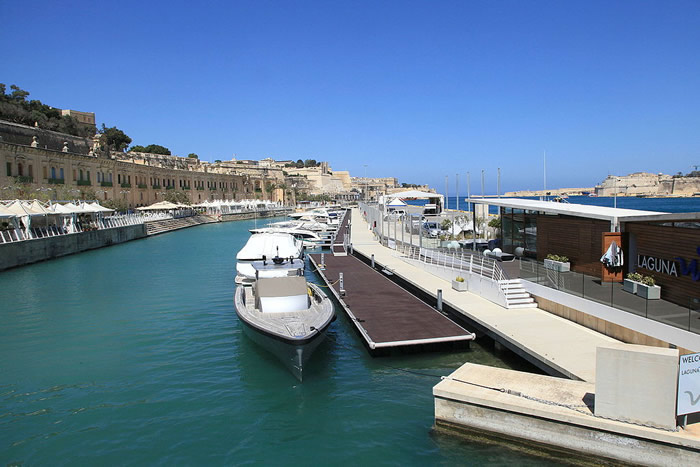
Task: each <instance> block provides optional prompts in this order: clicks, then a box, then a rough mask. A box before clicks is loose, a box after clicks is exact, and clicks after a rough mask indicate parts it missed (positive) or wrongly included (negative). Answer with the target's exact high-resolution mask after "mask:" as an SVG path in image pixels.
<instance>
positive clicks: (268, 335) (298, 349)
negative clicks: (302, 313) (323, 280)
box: [234, 284, 335, 381]
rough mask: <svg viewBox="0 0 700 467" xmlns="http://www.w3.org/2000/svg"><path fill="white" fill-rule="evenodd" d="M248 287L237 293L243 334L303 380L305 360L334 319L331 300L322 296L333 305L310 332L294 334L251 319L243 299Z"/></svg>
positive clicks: (243, 287)
mask: <svg viewBox="0 0 700 467" xmlns="http://www.w3.org/2000/svg"><path fill="white" fill-rule="evenodd" d="M308 287H309V289H310V290H312V291H314V294H315V296H316V295H318V294H322V293H321V291H320V289H319V288H318V286H316V285H313V284H308ZM245 290H250V289H249V288H248V287H247V286H238V288H237V289H236V293H235V295H234V308H235V310H236V315H237V316H238V319H239V321H241V323H242V324H243V331H244V333H245V334H246V336H248V338H250V339H251V340H252V341H253V342H255V343H256V344H258V345H259V346H260V347H262V348H264V349H265V350H267V351H269V352H270V353H272V354H273V355H275V356H276V357H277V358H278V359H279V360H280V361H281V362H282V363H283V364H284V365H285V366H286V367H287V368H288V369H289V370H290V371H291V372H292V374H294V376H295V377H296V378H297V379H298V380H299V381H302V380H303V377H304V367H305V366H306V362H307V361H308V360H309V358H310V357H311V354H312V353H313V352H314V350H316V347H318V345H319V344H320V343H321V342H322V341H323V339H324V338H325V336H326V332H327V331H328V328H329V326H330V324H331V323H332V322H333V321H334V320H335V312H334V310H333V308H332V306H333V305H332V304H331V302H330V300H329V299H328V297H327V296H325V295H323V297H324V299H323V300H325V301H324V302H322V303H325V306H330V309H329V310H328V315H327V316H324V318H323V320H322V321H320V322H317V323H316V324H315V327H312V328H311V331H309V332H307V333H305V334H303V335H299V336H297V337H292V336H286V335H283V334H280V333H279V332H275V331H274V330H273V329H268V328H267V327H266V326H265V325H264V324H262V323H260V322H259V321H258V320H257V319H251V317H250V316H249V312H248V311H247V309H246V306H245V301H244V300H243V295H244V294H245Z"/></svg>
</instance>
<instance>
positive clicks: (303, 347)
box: [234, 258, 335, 381]
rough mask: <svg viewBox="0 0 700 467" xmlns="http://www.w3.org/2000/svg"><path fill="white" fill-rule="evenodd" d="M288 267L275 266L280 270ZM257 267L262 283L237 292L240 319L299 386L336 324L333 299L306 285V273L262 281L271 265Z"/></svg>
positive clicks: (290, 272)
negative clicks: (329, 328)
mask: <svg viewBox="0 0 700 467" xmlns="http://www.w3.org/2000/svg"><path fill="white" fill-rule="evenodd" d="M285 261H291V262H292V263H293V262H294V261H293V260H284V259H281V258H279V259H278V260H275V262H274V263H275V264H274V265H275V266H283V263H284V262H285ZM267 263H268V262H267V261H266V262H265V264H263V263H261V262H259V261H256V262H254V263H252V266H253V267H254V268H255V270H256V271H257V273H256V276H257V277H258V278H257V280H255V281H254V283H253V284H252V286H238V287H237V288H236V294H235V297H234V304H235V308H236V314H237V315H238V318H239V319H240V320H241V322H242V323H243V330H244V332H245V333H246V335H247V336H248V337H249V338H250V339H251V340H253V341H254V342H256V343H257V344H258V345H260V346H262V347H263V348H265V349H267V350H268V351H270V352H271V353H273V354H274V355H275V356H276V357H277V358H279V359H280V360H281V361H282V363H284V364H285V365H286V366H287V367H288V368H289V369H290V370H291V371H292V373H293V374H294V376H296V377H297V379H299V380H300V381H301V380H302V379H303V374H304V365H305V364H306V362H307V360H308V359H309V357H310V356H311V354H312V353H313V351H314V350H315V349H316V347H318V345H319V344H320V343H321V341H322V340H323V338H324V336H325V334H326V331H327V330H328V327H329V326H330V324H331V322H332V321H333V320H334V319H335V309H334V307H333V303H332V302H331V301H330V299H329V298H328V296H327V295H326V294H325V293H323V291H321V289H320V288H319V287H318V286H317V285H315V284H311V283H308V282H306V279H305V278H304V276H303V270H302V269H298V268H297V269H294V268H291V269H288V270H287V275H285V276H281V277H263V273H264V271H266V270H267V269H268V268H269V267H270V265H269V264H267Z"/></svg>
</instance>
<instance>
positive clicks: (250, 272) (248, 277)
mask: <svg viewBox="0 0 700 467" xmlns="http://www.w3.org/2000/svg"><path fill="white" fill-rule="evenodd" d="M303 254H304V244H303V242H302V241H301V240H299V239H297V238H295V237H294V236H293V235H290V234H288V233H281V232H276V233H270V232H268V233H257V234H253V235H251V236H250V238H249V239H248V242H247V243H246V244H245V246H244V247H243V248H241V251H239V252H238V254H237V255H236V260H237V263H236V284H245V283H247V284H252V283H253V281H255V275H256V270H255V268H254V267H253V265H252V263H253V262H254V261H266V260H267V261H272V260H273V259H274V258H285V259H288V258H292V259H298V260H300V261H301V259H302V258H303ZM301 264H302V267H303V264H304V263H303V261H301ZM287 266H288V267H287ZM289 267H293V268H296V267H297V266H296V265H295V264H292V263H288V262H282V263H280V267H278V268H277V271H278V272H279V270H281V269H285V268H286V269H288V268H289Z"/></svg>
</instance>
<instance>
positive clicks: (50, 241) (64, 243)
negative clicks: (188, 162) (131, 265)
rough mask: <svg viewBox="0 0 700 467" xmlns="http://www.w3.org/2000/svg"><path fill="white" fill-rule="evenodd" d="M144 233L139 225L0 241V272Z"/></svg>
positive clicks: (140, 236) (107, 244)
mask: <svg viewBox="0 0 700 467" xmlns="http://www.w3.org/2000/svg"><path fill="white" fill-rule="evenodd" d="M145 236H146V228H145V226H144V225H143V224H139V225H129V226H125V227H117V228H113V229H105V230H93V231H90V232H82V233H76V234H68V235H60V236H58V237H48V238H37V239H34V240H25V241H22V242H14V243H3V244H0V271H2V270H5V269H9V268H13V267H17V266H23V265H25V264H31V263H36V262H39V261H46V260H49V259H53V258H58V257H61V256H66V255H72V254H74V253H79V252H81V251H86V250H93V249H95V248H101V247H104V246H110V245H116V244H118V243H124V242H128V241H130V240H135V239H137V238H142V237H145Z"/></svg>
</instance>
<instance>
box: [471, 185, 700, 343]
mask: <svg viewBox="0 0 700 467" xmlns="http://www.w3.org/2000/svg"><path fill="white" fill-rule="evenodd" d="M469 201H471V202H472V203H475V204H483V205H492V206H498V207H499V210H500V215H501V233H500V241H501V245H500V247H501V249H502V250H503V252H505V253H512V254H515V255H516V256H518V257H520V258H521V259H518V260H517V261H519V262H520V267H519V273H520V277H521V278H523V279H526V280H528V281H530V282H532V283H534V284H538V285H539V286H544V287H547V288H550V289H555V290H557V291H561V292H566V293H568V294H570V295H573V296H575V297H576V298H582V299H586V300H592V301H595V302H597V303H599V304H604V305H606V306H609V307H612V308H615V309H617V310H623V311H624V312H626V313H631V314H634V315H636V316H641V317H644V318H647V319H651V320H654V321H657V322H660V323H664V324H667V325H669V326H674V327H677V328H679V329H684V330H687V331H690V332H694V333H700V267H699V265H698V261H700V212H692V213H661V212H651V211H639V210H632V209H616V208H608V207H600V206H588V205H579V204H569V203H557V202H552V201H536V200H528V199H515V198H500V199H480V198H476V199H474V198H473V199H470V200H469ZM613 242H615V247H617V248H619V250H620V251H621V253H622V255H621V256H620V259H621V262H622V264H620V265H618V266H612V267H611V266H610V264H606V262H605V258H604V255H606V253H609V251H611V244H612V243H613ZM550 254H552V255H557V256H564V257H566V258H568V262H569V265H568V266H567V267H565V268H564V269H563V270H562V269H559V270H556V269H552V267H551V266H546V267H545V265H544V260H545V259H546V258H547V255H550ZM557 267H558V266H557ZM567 268H568V269H567ZM631 272H636V273H639V274H642V275H643V276H649V277H653V279H654V281H655V283H656V286H658V288H657V289H655V290H654V291H655V292H657V293H658V299H654V298H653V297H651V298H646V297H645V296H643V295H642V294H640V293H638V292H636V291H635V293H633V291H632V289H630V287H631V286H635V284H631V283H630V282H629V281H628V282H627V283H625V277H626V276H627V274H628V273H631ZM635 287H636V286H635ZM539 290H544V289H542V288H540V289H539ZM635 290H636V289H635ZM640 290H642V289H641V288H640ZM645 293H646V292H645ZM640 295H641V296H640ZM581 306H583V307H586V306H587V305H585V304H582V305H581Z"/></svg>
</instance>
